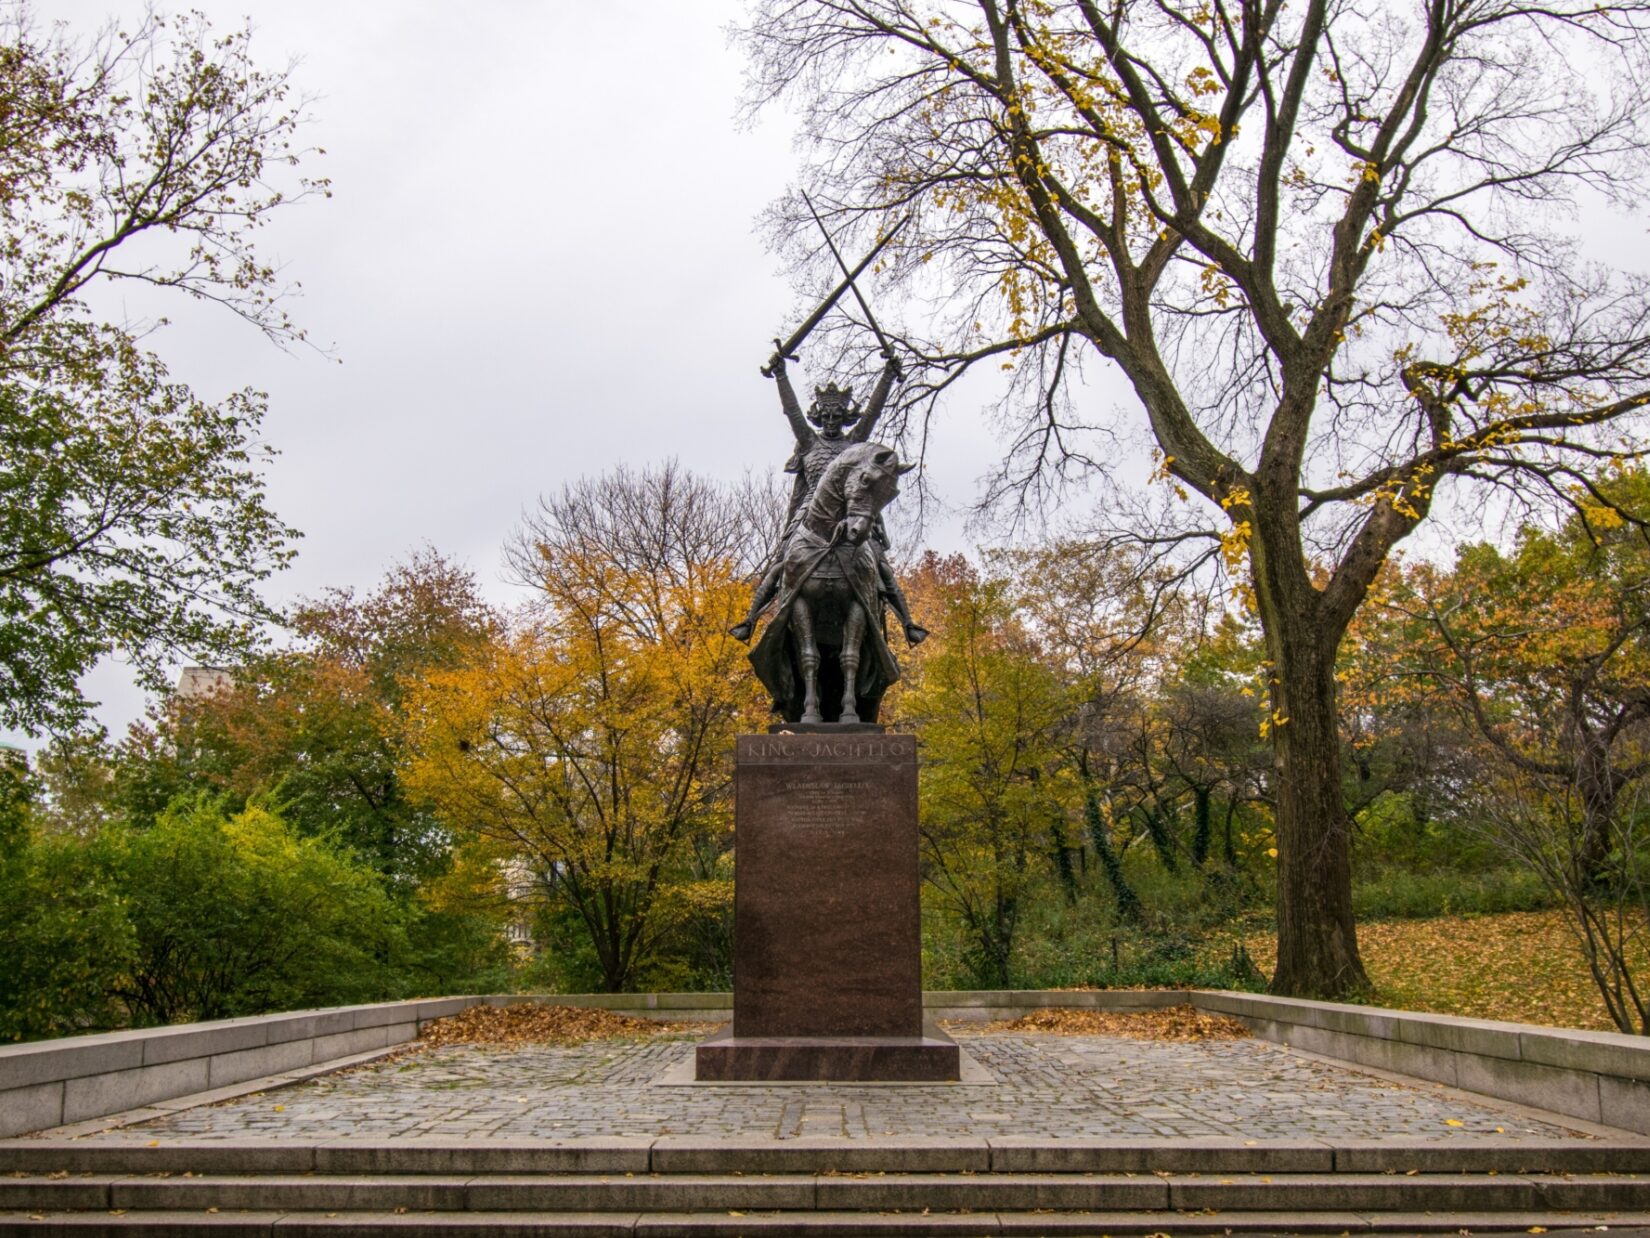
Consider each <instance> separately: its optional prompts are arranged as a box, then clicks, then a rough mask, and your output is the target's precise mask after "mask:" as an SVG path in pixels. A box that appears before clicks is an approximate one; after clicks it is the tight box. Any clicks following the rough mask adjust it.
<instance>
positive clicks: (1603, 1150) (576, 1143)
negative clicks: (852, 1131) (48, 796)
mask: <svg viewBox="0 0 1650 1238" xmlns="http://www.w3.org/2000/svg"><path fill="white" fill-rule="evenodd" d="M62 1170H67V1171H69V1172H72V1173H84V1172H90V1173H104V1174H131V1173H140V1174H143V1173H187V1172H193V1173H217V1174H303V1173H331V1174H465V1175H474V1174H483V1173H598V1174H599V1173H606V1174H625V1173H660V1174H679V1173H688V1174H718V1173H722V1174H731V1173H747V1174H748V1173H809V1174H813V1173H828V1172H832V1171H837V1172H844V1173H857V1172H878V1171H884V1170H886V1171H888V1172H891V1173H893V1172H900V1173H967V1172H985V1171H991V1172H996V1173H1159V1172H1167V1173H1202V1174H1206V1175H1207V1174H1233V1173H1259V1174H1269V1173H1270V1174H1275V1173H1297V1174H1302V1173H1315V1174H1328V1173H1387V1172H1392V1173H1399V1174H1407V1173H1409V1172H1410V1171H1411V1170H1415V1171H1418V1172H1420V1173H1422V1174H1432V1173H1488V1172H1491V1171H1495V1172H1499V1173H1598V1172H1604V1173H1650V1139H1580V1138H1578V1139H1558V1140H1520V1139H1486V1138H1482V1137H1474V1138H1472V1139H1470V1140H1467V1139H1462V1140H1457V1141H1450V1140H1442V1139H1434V1140H1415V1139H1410V1140H1369V1141H1343V1142H1338V1143H1330V1142H1327V1141H1322V1140H1239V1139H1165V1140H1141V1139H1036V1138H1030V1137H1015V1138H998V1139H990V1140H987V1139H910V1138H906V1139H894V1138H889V1139H840V1138H836V1139H828V1138H801V1139H785V1140H775V1139H771V1138H767V1139H753V1138H738V1139H711V1138H704V1137H697V1136H686V1135H682V1136H672V1135H666V1136H660V1137H657V1138H648V1137H606V1138H589V1139H565V1140H526V1139H522V1140H496V1139H433V1138H412V1139H389V1140H366V1139H338V1140H330V1141H323V1142H315V1141H307V1142H306V1141H302V1140H277V1139H270V1140H227V1139H226V1140H187V1139H184V1140H170V1141H166V1142H161V1141H158V1140H157V1141H143V1142H139V1141H136V1140H101V1139H100V1140H93V1139H79V1140H48V1139H6V1140H0V1174H6V1173H14V1172H17V1171H28V1172H42V1171H45V1172H52V1171H62Z"/></svg>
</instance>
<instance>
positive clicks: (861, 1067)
mask: <svg viewBox="0 0 1650 1238" xmlns="http://www.w3.org/2000/svg"><path fill="white" fill-rule="evenodd" d="M694 1064H695V1072H694V1073H695V1075H696V1077H697V1078H698V1079H699V1081H700V1082H723V1083H735V1082H739V1083H744V1082H751V1081H760V1080H773V1081H776V1082H777V1081H780V1080H792V1081H794V1080H807V1079H817V1080H821V1081H831V1082H837V1083H954V1082H956V1081H957V1080H958V1079H960V1078H961V1077H962V1063H961V1058H960V1055H959V1052H958V1049H957V1042H956V1041H954V1040H952V1039H951V1037H949V1036H947V1035H946V1034H945V1033H944V1032H942V1031H939V1030H938V1029H937V1028H927V1029H925V1030H924V1034H923V1035H922V1036H735V1035H734V1034H733V1033H732V1032H718V1033H717V1034H716V1035H715V1036H712V1037H711V1038H710V1039H709V1040H706V1041H703V1042H702V1043H701V1044H700V1045H699V1047H698V1049H697V1051H696V1054H695V1063H694Z"/></svg>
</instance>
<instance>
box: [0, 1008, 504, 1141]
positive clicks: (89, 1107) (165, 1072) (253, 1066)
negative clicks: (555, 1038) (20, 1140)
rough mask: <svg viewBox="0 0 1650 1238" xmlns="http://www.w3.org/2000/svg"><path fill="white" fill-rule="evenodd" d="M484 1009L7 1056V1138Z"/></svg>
mask: <svg viewBox="0 0 1650 1238" xmlns="http://www.w3.org/2000/svg"><path fill="white" fill-rule="evenodd" d="M484 1000H486V999H484V998H479V997H444V998H435V999H429V1000H418V1001H407V1002H379V1003H375V1004H373V1005H370V1006H339V1007H335V1008H333V1009H330V1010H302V1011H295V1012H292V1013H290V1014H273V1015H257V1016H254V1017H252V1018H246V1019H224V1020H221V1021H219V1022H215V1023H184V1024H180V1025H178V1026H175V1027H154V1028H145V1029H143V1030H141V1031H129V1032H106V1033H103V1034H101V1035H97V1036H66V1037H63V1038H61V1039H58V1040H42V1041H35V1042H33V1043H29V1044H20V1045H4V1046H0V1136H5V1135H18V1134H22V1133H23V1132H25V1131H34V1130H43V1129H46V1128H48V1127H53V1126H62V1125H66V1124H68V1123H70V1122H80V1121H83V1120H85V1119H87V1118H95V1117H101V1116H103V1115H104V1114H109V1113H120V1112H122V1111H123V1110H126V1109H136V1108H138V1107H139V1106H142V1105H151V1104H154V1103H156V1102H157V1101H164V1100H170V1099H172V1098H173V1097H177V1096H188V1095H191V1094H193V1093H196V1092H207V1091H210V1090H212V1089H214V1088H221V1087H226V1086H228V1085H230V1084H234V1083H240V1082H243V1081H245V1080H247V1079H259V1078H262V1077H264V1076H266V1075H276V1074H281V1073H283V1072H287V1071H292V1070H297V1069H300V1068H302V1067H306V1066H311V1065H314V1064H316V1063H318V1062H330V1061H335V1060H336V1059H338V1058H344V1057H350V1056H352V1055H354V1054H357V1053H367V1052H370V1051H371V1050H373V1049H383V1048H388V1047H389V1046H391V1045H397V1044H402V1043H404V1042H406V1041H409V1040H413V1039H415V1038H416V1037H417V1036H418V1029H419V1028H420V1027H421V1026H422V1025H423V1024H425V1023H427V1022H429V1021H430V1020H431V1019H439V1018H441V1017H442V1016H443V1015H449V1014H457V1013H458V1012H459V1011H460V1010H464V1009H466V1008H467V1007H470V1006H473V1005H475V1004H476V1003H477V1002H478V1001H484Z"/></svg>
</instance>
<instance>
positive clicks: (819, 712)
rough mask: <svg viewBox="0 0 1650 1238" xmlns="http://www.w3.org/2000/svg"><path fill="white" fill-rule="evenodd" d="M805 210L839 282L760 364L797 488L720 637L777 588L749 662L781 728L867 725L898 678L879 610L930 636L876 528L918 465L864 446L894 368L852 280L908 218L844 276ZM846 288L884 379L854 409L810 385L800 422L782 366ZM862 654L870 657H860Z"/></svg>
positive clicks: (751, 622)
mask: <svg viewBox="0 0 1650 1238" xmlns="http://www.w3.org/2000/svg"><path fill="white" fill-rule="evenodd" d="M803 198H804V200H807V195H806V194H804V195H803ZM808 209H809V211H811V212H812V213H813V216H814V220H815V222H816V223H818V224H819V228H820V231H821V232H823V233H824V234H825V244H826V245H827V246H828V247H829V248H830V251H831V254H832V256H834V257H835V258H836V261H837V265H838V266H839V267H841V268H842V272H843V280H842V282H841V283H840V284H838V285H837V286H836V288H835V289H834V290H833V291H832V292H831V294H830V295H829V296H828V297H826V298H825V300H824V301H823V302H822V303H821V304H820V305H819V307H818V308H817V309H816V310H814V312H813V313H812V314H810V315H808V317H807V319H806V320H805V321H804V322H803V324H802V325H801V326H800V327H798V328H797V330H796V331H795V332H794V333H792V335H791V338H790V339H788V340H784V341H780V340H775V341H774V354H773V357H772V359H771V360H770V361H769V362H768V364H767V365H765V366H763V367H762V373H763V374H764V375H766V376H767V377H769V378H772V379H774V380H775V382H776V383H777V384H778V386H779V403H780V406H781V407H782V408H783V409H784V410H785V418H786V420H788V421H789V422H790V423H791V433H792V434H793V435H794V436H795V438H796V448H795V450H793V451H792V452H791V458H790V461H789V462H788V463H787V464H786V465H785V471H786V472H787V473H794V474H795V475H796V481H795V484H794V485H793V486H792V488H791V510H790V517H789V519H788V520H787V521H786V524H785V530H784V532H783V533H782V534H781V535H780V538H779V545H778V546H777V547H776V548H775V550H774V554H773V557H772V560H771V564H772V565H771V566H770V567H769V569H768V570H767V572H766V573H765V574H764V575H763V577H762V580H761V582H760V583H759V584H758V585H757V587H756V595H755V596H754V597H753V598H752V599H751V606H750V613H749V614H747V615H746V616H745V618H744V619H743V620H742V621H740V622H739V623H736V624H735V625H734V626H733V627H731V628H730V629H728V630H729V632H731V633H732V634H733V635H734V636H736V637H738V638H739V639H740V640H742V641H748V640H750V638H751V634H752V633H753V632H754V631H755V630H756V620H757V617H758V616H759V615H761V613H762V612H763V611H764V610H765V609H766V608H767V607H768V605H769V604H770V603H772V602H773V601H774V599H775V598H776V597H779V595H780V590H781V589H783V590H784V596H783V598H781V599H780V602H779V608H778V610H777V612H776V613H775V615H774V619H773V622H772V623H770V624H769V625H768V630H767V631H766V632H764V633H763V634H762V639H761V641H760V642H758V644H757V646H756V648H755V649H753V650H752V651H751V655H750V657H751V665H752V666H754V667H755V668H756V674H757V677H758V678H759V679H761V680H762V683H763V684H764V685H765V686H766V687H767V689H768V691H769V692H771V693H772V694H773V707H774V710H775V712H777V713H780V714H782V715H784V717H785V720H786V721H787V722H802V723H824V722H837V723H861V722H865V723H874V722H875V721H876V719H877V710H878V708H879V707H880V705H881V703H882V694H883V693H884V692H885V691H887V689H888V686H889V685H890V684H892V683H894V682H895V681H896V680H898V679H899V664H898V663H897V662H895V661H894V655H893V652H892V651H891V650H890V649H889V648H888V637H887V632H886V629H885V622H884V616H883V607H884V605H887V606H891V607H893V610H894V613H895V614H896V615H897V616H898V617H899V621H900V624H901V626H902V627H903V628H904V630H905V639H906V641H907V643H909V644H912V645H915V644H917V643H918V642H919V641H921V640H922V639H923V638H924V637H926V636H927V635H928V631H927V629H926V628H923V627H922V626H920V625H919V624H917V623H916V622H914V621H913V620H912V618H911V610H910V608H909V607H908V606H907V605H906V602H905V594H904V592H902V591H901V589H900V587H899V582H898V581H897V580H895V579H894V573H893V571H892V570H891V569H890V568H889V566H888V558H887V553H886V552H887V550H888V533H887V529H886V528H885V527H884V526H883V523H882V509H883V507H884V506H886V505H887V504H888V503H889V502H891V501H892V500H893V498H894V496H895V495H896V494H898V493H899V476H900V474H901V473H906V472H909V471H910V470H911V469H913V468H915V467H916V466H915V465H911V464H900V462H899V458H898V457H897V456H896V455H895V454H894V451H893V449H892V448H889V447H885V446H883V445H882V444H880V443H873V442H871V441H870V438H871V431H872V430H874V429H875V428H876V424H877V418H879V417H880V416H882V409H883V406H884V405H885V404H886V403H887V402H888V395H889V393H890V392H891V391H892V390H893V388H894V383H895V381H896V380H898V379H899V377H900V366H899V362H898V360H897V359H896V358H895V356H894V350H893V347H892V345H890V344H889V342H888V337H887V336H885V335H884V334H883V333H882V328H881V327H879V326H877V321H876V318H875V317H874V316H873V315H872V314H871V307H870V306H869V305H868V304H866V301H865V297H864V296H863V295H862V294H861V293H860V290H859V287H858V285H856V284H855V283H854V278H855V276H857V275H859V274H860V273H861V272H863V271H864V270H865V268H866V267H867V266H869V265H870V263H871V260H872V259H873V258H875V257H876V256H877V254H879V253H880V252H881V251H882V249H883V247H884V246H886V245H887V244H888V242H889V241H891V240H893V239H894V235H895V233H897V232H898V231H899V230H900V229H901V228H903V227H904V226H905V222H906V221H905V220H901V221H900V222H899V223H898V224H896V225H895V226H894V228H893V229H892V230H891V231H890V232H888V233H887V235H885V236H884V237H882V239H881V240H879V241H878V242H877V243H876V245H875V247H874V248H873V249H872V250H871V252H870V253H869V254H867V255H866V256H865V258H864V259H863V260H861V261H860V263H859V265H858V266H856V267H854V269H853V270H849V269H848V264H847V263H846V262H844V261H843V258H842V254H841V253H840V252H839V251H838V249H837V247H836V242H835V241H833V240H832V239H831V234H830V232H829V231H828V230H827V229H826V227H825V221H824V220H822V219H820V218H819V213H818V212H817V211H814V209H813V203H812V202H811V201H809V202H808ZM848 291H852V292H853V294H854V298H855V299H856V300H857V301H858V302H859V307H860V309H862V310H863V311H864V312H865V318H866V321H867V322H868V323H870V326H871V330H872V331H873V332H875V333H876V337H877V343H878V344H879V345H880V346H881V350H882V356H883V361H884V364H883V367H882V376H881V377H880V378H879V379H878V380H877V385H876V390H874V391H873V392H872V393H871V399H870V402H869V403H868V404H867V405H866V406H865V408H864V409H860V408H858V407H857V406H856V405H855V404H854V397H853V392H852V391H850V390H849V389H848V388H846V387H838V386H837V385H836V384H835V383H831V384H828V385H827V386H824V387H816V388H815V389H814V402H813V405H812V406H811V407H810V408H809V409H808V412H807V414H806V415H804V414H803V412H802V404H801V402H800V401H799V400H798V399H797V398H796V391H795V390H794V389H793V388H792V387H791V380H790V378H789V376H788V375H787V374H786V372H785V362H786V360H787V359H790V360H795V357H794V355H793V354H794V353H795V351H796V349H797V347H798V346H800V345H801V343H802V341H803V340H804V339H805V338H806V337H807V335H808V333H809V332H810V331H812V330H813V329H814V327H816V326H818V325H819V321H820V319H822V318H823V317H824V316H825V315H826V313H827V312H828V311H829V310H830V309H831V307H832V306H833V305H835V304H836V303H837V301H838V300H839V299H840V298H841V297H842V295H843V293H845V292H848ZM867 647H868V648H869V656H868V657H862V652H863V651H864V650H865V649H866V648H867ZM822 699H823V704H822ZM838 702H840V704H838ZM827 715H830V716H827Z"/></svg>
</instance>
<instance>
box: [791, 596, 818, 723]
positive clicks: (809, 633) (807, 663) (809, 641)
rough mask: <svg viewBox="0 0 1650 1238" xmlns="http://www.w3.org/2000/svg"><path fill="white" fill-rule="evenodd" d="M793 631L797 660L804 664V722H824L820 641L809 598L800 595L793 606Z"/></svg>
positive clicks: (802, 718)
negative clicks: (815, 629) (817, 639)
mask: <svg viewBox="0 0 1650 1238" xmlns="http://www.w3.org/2000/svg"><path fill="white" fill-rule="evenodd" d="M791 632H792V633H793V634H794V635H795V637H796V660H797V661H798V662H800V663H801V664H802V717H801V719H800V721H802V722H823V721H825V719H824V718H823V717H822V716H821V714H820V712H819V642H818V641H816V640H815V639H814V616H813V611H812V610H811V609H810V608H809V606H808V600H807V599H806V598H805V597H801V596H799V597H798V598H797V599H796V601H795V602H794V603H793V604H792V606H791Z"/></svg>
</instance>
